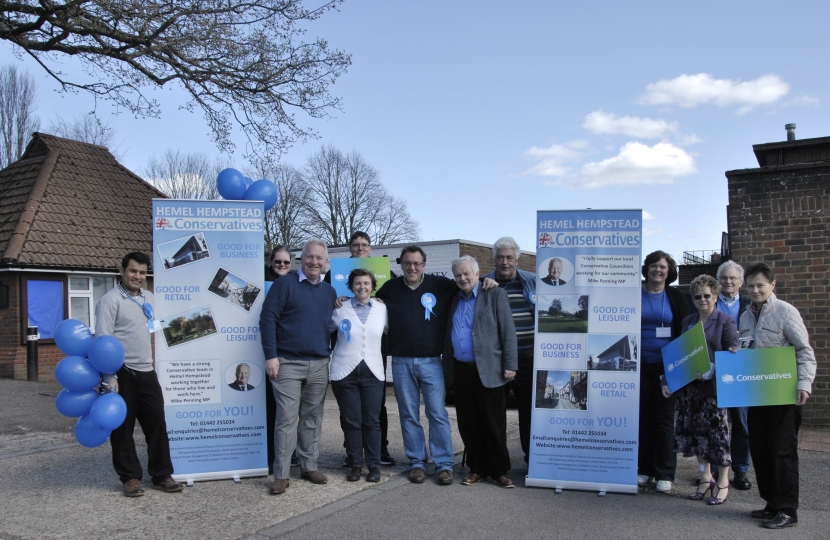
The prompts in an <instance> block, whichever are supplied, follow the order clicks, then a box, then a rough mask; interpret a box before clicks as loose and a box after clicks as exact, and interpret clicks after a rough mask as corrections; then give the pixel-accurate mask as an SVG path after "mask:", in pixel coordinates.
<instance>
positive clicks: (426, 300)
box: [421, 293, 437, 320]
mask: <svg viewBox="0 0 830 540" xmlns="http://www.w3.org/2000/svg"><path fill="white" fill-rule="evenodd" d="M436 302H437V301H436V300H435V295H434V294H432V293H424V294H423V296H421V305H422V306H424V307H425V308H426V310H425V312H424V319H426V320H429V319H430V316H431V315H435V313H433V311H432V308H434V307H435V304H436Z"/></svg>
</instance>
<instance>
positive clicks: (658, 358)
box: [640, 289, 677, 364]
mask: <svg viewBox="0 0 830 540" xmlns="http://www.w3.org/2000/svg"><path fill="white" fill-rule="evenodd" d="M641 298H642V308H641V313H642V318H641V319H640V324H641V330H640V339H641V340H642V344H641V346H640V352H641V356H642V358H643V362H644V363H646V364H657V363H662V362H663V347H665V346H666V345H668V344H669V343H671V341H672V339H674V338H676V337H677V336H671V335H669V337H662V338H661V337H657V329H658V328H668V329H669V331H671V327H672V321H673V320H674V315H673V314H672V310H671V306H670V305H669V299H668V298H666V291H663V292H662V293H661V294H660V295H659V297H657V298H652V297H651V296H650V295H649V293H648V291H646V290H645V289H641Z"/></svg>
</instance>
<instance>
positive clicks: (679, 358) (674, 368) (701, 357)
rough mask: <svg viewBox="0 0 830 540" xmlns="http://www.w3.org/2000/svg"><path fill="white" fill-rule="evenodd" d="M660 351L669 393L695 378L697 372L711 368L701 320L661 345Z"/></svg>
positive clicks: (704, 371) (703, 371)
mask: <svg viewBox="0 0 830 540" xmlns="http://www.w3.org/2000/svg"><path fill="white" fill-rule="evenodd" d="M662 353H663V367H664V368H665V370H666V386H668V387H669V392H671V393H675V392H677V391H678V390H680V389H681V388H683V387H684V386H686V385H687V384H689V383H690V382H692V381H694V380H696V379H697V374H698V372H700V373H706V372H707V371H709V370H710V369H711V366H710V365H709V348H708V347H707V345H706V334H705V333H704V332H703V323H702V322H698V323H697V324H696V325H694V326H693V327H691V328H690V329H689V330H686V331H685V332H683V333H682V334H680V337H678V338H677V339H675V340H674V341H672V342H671V343H669V344H668V345H666V346H665V347H663V349H662Z"/></svg>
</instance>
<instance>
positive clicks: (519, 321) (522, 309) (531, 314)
mask: <svg viewBox="0 0 830 540" xmlns="http://www.w3.org/2000/svg"><path fill="white" fill-rule="evenodd" d="M496 282H497V283H498V284H499V287H501V288H503V289H504V291H505V292H506V293H507V298H508V299H509V300H510V310H511V311H512V312H513V323H514V324H515V325H516V338H517V341H518V350H519V358H533V334H534V331H535V329H536V311H535V310H534V309H533V305H532V304H528V303H527V300H525V296H524V291H523V290H522V282H521V281H519V279H518V275H517V276H515V277H514V278H513V279H511V280H501V279H497V280H496Z"/></svg>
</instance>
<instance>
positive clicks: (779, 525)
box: [761, 512, 798, 529]
mask: <svg viewBox="0 0 830 540" xmlns="http://www.w3.org/2000/svg"><path fill="white" fill-rule="evenodd" d="M796 525H798V518H794V517H792V516H790V515H787V514H785V513H784V512H778V513H777V514H775V517H774V518H772V519H771V520H769V521H764V522H763V523H761V527H764V528H766V529H786V528H787V527H795V526H796Z"/></svg>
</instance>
